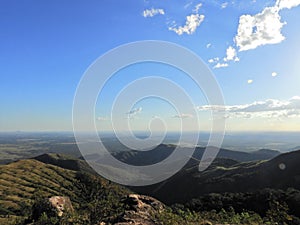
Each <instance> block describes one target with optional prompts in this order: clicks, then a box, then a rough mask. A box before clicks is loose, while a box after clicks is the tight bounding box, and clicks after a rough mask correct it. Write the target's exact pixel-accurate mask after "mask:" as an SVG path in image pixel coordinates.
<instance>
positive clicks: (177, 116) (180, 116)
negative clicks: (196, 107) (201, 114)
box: [173, 113, 193, 119]
mask: <svg viewBox="0 0 300 225" xmlns="http://www.w3.org/2000/svg"><path fill="white" fill-rule="evenodd" d="M173 118H179V119H186V118H193V115H192V114H186V113H182V114H177V115H174V116H173Z"/></svg>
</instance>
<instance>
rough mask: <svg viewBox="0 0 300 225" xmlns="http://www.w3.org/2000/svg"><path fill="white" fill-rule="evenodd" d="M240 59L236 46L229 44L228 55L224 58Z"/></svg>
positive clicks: (228, 59)
mask: <svg viewBox="0 0 300 225" xmlns="http://www.w3.org/2000/svg"><path fill="white" fill-rule="evenodd" d="M239 60H240V59H239V58H238V57H237V53H236V50H235V48H233V47H232V46H229V47H228V48H227V50H226V57H225V58H224V61H225V62H227V61H235V62H238V61H239Z"/></svg>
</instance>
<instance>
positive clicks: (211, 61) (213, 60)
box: [208, 57, 220, 63]
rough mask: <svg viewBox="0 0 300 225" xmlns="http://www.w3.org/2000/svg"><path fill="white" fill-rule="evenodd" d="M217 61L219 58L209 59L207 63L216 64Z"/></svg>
mask: <svg viewBox="0 0 300 225" xmlns="http://www.w3.org/2000/svg"><path fill="white" fill-rule="evenodd" d="M219 60H220V59H219V57H215V58H212V59H209V60H208V62H209V63H217V62H219Z"/></svg>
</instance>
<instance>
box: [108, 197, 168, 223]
mask: <svg viewBox="0 0 300 225" xmlns="http://www.w3.org/2000/svg"><path fill="white" fill-rule="evenodd" d="M123 202H124V204H125V207H126V210H125V212H124V214H123V215H122V216H120V217H119V218H118V221H116V223H114V224H116V225H127V224H131V225H155V224H156V223H155V221H154V218H153V216H154V215H155V214H157V213H160V212H161V211H163V210H164V209H165V206H164V204H163V203H161V202H160V201H158V200H156V199H154V198H152V197H149V196H145V195H138V194H130V195H128V196H127V197H126V199H125V200H124V201H123Z"/></svg>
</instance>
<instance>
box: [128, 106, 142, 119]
mask: <svg viewBox="0 0 300 225" xmlns="http://www.w3.org/2000/svg"><path fill="white" fill-rule="evenodd" d="M141 112H142V107H139V108H134V109H132V110H130V111H129V112H127V115H128V118H133V117H134V116H136V115H137V114H139V113H141Z"/></svg>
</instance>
